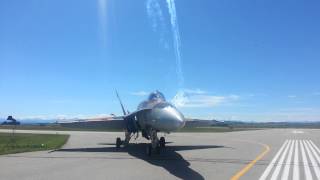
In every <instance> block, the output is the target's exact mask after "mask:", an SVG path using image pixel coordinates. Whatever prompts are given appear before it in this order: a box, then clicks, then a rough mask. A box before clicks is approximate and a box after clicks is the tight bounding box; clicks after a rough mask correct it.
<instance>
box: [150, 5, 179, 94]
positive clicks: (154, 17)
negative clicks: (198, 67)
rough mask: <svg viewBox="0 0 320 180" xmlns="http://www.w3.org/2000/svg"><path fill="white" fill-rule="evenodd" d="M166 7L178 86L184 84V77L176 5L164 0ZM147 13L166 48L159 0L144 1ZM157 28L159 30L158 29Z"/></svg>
mask: <svg viewBox="0 0 320 180" xmlns="http://www.w3.org/2000/svg"><path fill="white" fill-rule="evenodd" d="M166 2H167V8H168V11H169V15H170V24H171V30H172V36H173V46H174V52H175V59H176V73H177V78H178V84H179V88H182V87H183V85H184V77H183V72H182V60H181V51H180V46H181V41H180V33H179V25H178V20H177V13H176V6H175V2H174V0H166ZM146 8H147V13H148V16H149V18H150V19H151V21H152V28H153V30H154V31H155V32H157V33H159V34H160V42H161V43H163V44H164V46H165V47H166V48H167V46H168V45H167V42H166V41H165V40H164V31H165V30H166V29H165V22H164V16H163V12H162V10H161V6H160V3H159V0H147V3H146ZM158 30H159V31H158Z"/></svg>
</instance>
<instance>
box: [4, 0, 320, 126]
mask: <svg viewBox="0 0 320 180" xmlns="http://www.w3.org/2000/svg"><path fill="white" fill-rule="evenodd" d="M319 7H320V1H318V0H309V1H303V0H290V1H289V0H282V1H275V0H268V1H267V0H256V1H253V0H243V1H238V0H223V1H215V0H202V1H185V0H175V1H174V0H137V1H125V0H98V1H94V0H84V1H78V0H68V1H62V0H55V1H52V0H41V1H39V0H28V1H23V0H2V1H0V117H6V116H7V115H14V116H16V117H18V118H34V117H38V118H73V117H95V116H103V115H108V114H110V113H116V114H119V115H121V108H120V106H119V103H118V102H117V99H116V96H115V93H114V91H115V89H117V90H118V91H119V93H120V96H121V97H122V100H123V102H124V104H125V106H126V107H127V108H128V109H129V110H130V111H133V110H135V109H136V106H137V105H138V103H139V102H140V101H142V100H144V99H145V98H146V97H147V96H146V94H148V93H149V92H151V91H153V90H160V91H162V92H163V93H164V94H165V96H166V98H167V100H169V101H172V102H173V103H175V104H176V106H178V107H179V108H180V110H181V111H182V112H183V113H184V114H185V116H188V117H197V118H199V117H200V118H210V119H212V118H216V119H220V120H231V119H232V120H245V121H299V120H302V121H316V120H317V121H319V120H320V80H319V77H320V21H319V19H320V11H319Z"/></svg>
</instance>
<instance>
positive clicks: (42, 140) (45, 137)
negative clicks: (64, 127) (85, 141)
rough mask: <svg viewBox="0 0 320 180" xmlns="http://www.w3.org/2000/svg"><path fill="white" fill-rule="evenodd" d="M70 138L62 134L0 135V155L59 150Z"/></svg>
mask: <svg viewBox="0 0 320 180" xmlns="http://www.w3.org/2000/svg"><path fill="white" fill-rule="evenodd" d="M68 138H69V135H61V134H22V133H15V134H14V135H13V134H12V133H0V155H2V154H12V153H21V152H30V151H43V150H52V149H58V148H60V147H62V146H63V145H64V144H65V143H66V142H67V140H68Z"/></svg>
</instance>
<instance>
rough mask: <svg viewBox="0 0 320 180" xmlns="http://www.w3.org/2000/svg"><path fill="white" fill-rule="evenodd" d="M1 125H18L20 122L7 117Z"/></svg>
mask: <svg viewBox="0 0 320 180" xmlns="http://www.w3.org/2000/svg"><path fill="white" fill-rule="evenodd" d="M2 125H20V122H19V121H17V120H16V119H14V118H13V117H12V116H8V118H7V120H6V121H4V122H3V123H2Z"/></svg>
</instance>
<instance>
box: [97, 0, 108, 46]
mask: <svg viewBox="0 0 320 180" xmlns="http://www.w3.org/2000/svg"><path fill="white" fill-rule="evenodd" d="M98 13H99V14H98V16H99V23H100V26H101V30H100V32H99V34H100V37H101V41H102V46H103V48H106V45H107V0H98Z"/></svg>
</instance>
